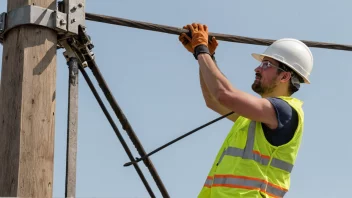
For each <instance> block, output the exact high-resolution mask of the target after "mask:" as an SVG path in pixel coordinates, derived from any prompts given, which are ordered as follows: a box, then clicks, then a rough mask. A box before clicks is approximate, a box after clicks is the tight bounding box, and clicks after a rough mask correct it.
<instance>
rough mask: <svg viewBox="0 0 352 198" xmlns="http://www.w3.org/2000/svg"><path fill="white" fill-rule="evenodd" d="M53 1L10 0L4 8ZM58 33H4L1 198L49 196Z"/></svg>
mask: <svg viewBox="0 0 352 198" xmlns="http://www.w3.org/2000/svg"><path fill="white" fill-rule="evenodd" d="M33 3H34V4H35V5H38V6H42V7H50V6H51V7H53V6H54V8H55V1H53V0H50V1H48V0H33V1H23V0H22V1H21V0H8V9H14V8H16V7H18V6H23V5H28V4H33ZM56 45H57V36H56V33H55V32H54V31H52V30H50V29H47V28H42V27H34V26H22V27H18V28H15V29H13V30H11V31H10V32H8V33H7V34H6V37H5V40H4V45H3V46H4V47H3V49H4V50H3V58H2V72H1V88H0V162H1V163H0V197H10V196H11V197H13V196H17V197H52V186H53V184H52V183H53V168H54V167H53V165H54V163H53V161H54V136H55V133H54V130H55V88H56Z"/></svg>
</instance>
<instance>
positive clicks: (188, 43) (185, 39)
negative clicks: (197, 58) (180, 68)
mask: <svg viewBox="0 0 352 198" xmlns="http://www.w3.org/2000/svg"><path fill="white" fill-rule="evenodd" d="M183 29H187V27H186V26H183ZM178 40H179V41H180V42H181V43H182V45H183V46H184V47H185V48H186V49H187V50H188V51H189V52H191V53H192V54H193V53H194V50H193V48H192V38H190V37H189V36H188V35H187V34H186V33H182V34H181V35H180V36H179V37H178Z"/></svg>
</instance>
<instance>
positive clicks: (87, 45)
mask: <svg viewBox="0 0 352 198" xmlns="http://www.w3.org/2000/svg"><path fill="white" fill-rule="evenodd" d="M61 43H62V46H63V47H64V48H65V49H66V51H65V52H64V53H63V54H64V56H65V58H66V61H69V60H70V58H71V57H77V58H78V60H79V62H80V64H81V66H82V67H83V68H86V67H87V66H88V61H92V60H94V59H95V55H94V53H93V51H92V49H93V48H94V45H93V43H92V41H91V38H90V36H89V35H88V34H87V33H86V30H85V27H83V26H81V25H79V26H78V35H77V36H72V37H70V38H67V39H66V40H63V41H62V42H61Z"/></svg>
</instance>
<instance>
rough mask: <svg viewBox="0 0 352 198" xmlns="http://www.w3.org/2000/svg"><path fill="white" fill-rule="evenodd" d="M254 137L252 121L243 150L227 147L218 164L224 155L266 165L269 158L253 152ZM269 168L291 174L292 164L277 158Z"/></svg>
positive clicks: (253, 123)
mask: <svg viewBox="0 0 352 198" xmlns="http://www.w3.org/2000/svg"><path fill="white" fill-rule="evenodd" d="M254 137H255V122H254V121H252V122H251V123H250V125H249V129H248V136H247V142H246V147H245V149H240V148H235V147H228V148H227V149H226V150H225V151H224V152H223V153H222V155H221V157H220V159H219V162H218V164H219V163H220V162H221V160H222V158H223V157H224V156H225V155H228V156H233V157H242V158H243V159H252V160H254V161H256V162H258V163H261V164H262V165H268V164H269V161H270V156H267V155H262V154H261V153H260V152H259V151H255V150H254V149H253V148H254ZM270 166H273V167H276V168H279V169H282V170H285V171H287V172H289V173H290V172H291V171H292V168H293V164H290V163H287V162H285V161H282V160H280V159H277V158H273V159H272V160H271V163H270Z"/></svg>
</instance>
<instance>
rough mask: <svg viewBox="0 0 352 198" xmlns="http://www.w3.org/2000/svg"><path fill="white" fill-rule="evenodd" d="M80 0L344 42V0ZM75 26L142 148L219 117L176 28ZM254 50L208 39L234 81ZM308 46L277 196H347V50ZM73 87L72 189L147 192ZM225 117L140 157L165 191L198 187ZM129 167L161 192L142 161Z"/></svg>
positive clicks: (347, 28) (59, 155)
mask: <svg viewBox="0 0 352 198" xmlns="http://www.w3.org/2000/svg"><path fill="white" fill-rule="evenodd" d="M86 3H87V5H86V11H87V12H90V13H97V14H106V15H111V16H116V17H122V18H127V19H132V20H139V21H144V22H151V23H157V24H163V25H170V26H175V27H182V26H184V25H186V24H189V23H192V22H200V23H204V24H207V25H208V27H209V31H210V32H216V33H225V34H233V35H240V36H249V37H257V38H267V39H279V38H284V37H293V38H297V39H302V40H312V41H322V42H334V43H341V44H351V43H352V28H351V27H352V26H351V18H352V14H351V9H350V8H351V7H352V2H351V1H347V0H336V1H317V0H316V1H305V0H297V1H279V0H271V1H229V0H227V1H209V0H202V1H201V0H195V1H186V0H178V1H162V0H149V1H132V0H128V1H127V0H124V1H116V0H115V1H113V0H100V1H93V0H87V2H86ZM0 11H1V12H4V11H6V0H0ZM87 28H88V29H87V31H88V33H89V34H90V36H91V37H92V39H93V42H94V44H95V48H94V52H95V54H96V62H97V63H98V65H99V68H100V70H101V72H102V74H103V76H104V77H105V79H106V82H107V83H108V85H109V86H110V89H111V91H112V93H113V94H114V96H115V98H116V100H117V101H118V103H119V105H120V106H121V108H122V109H123V111H124V113H125V115H126V117H127V118H128V119H129V121H130V123H131V124H132V127H133V129H134V130H135V132H136V133H137V135H138V137H139V139H140V141H141V142H142V144H143V146H144V148H145V150H146V151H147V152H149V151H152V150H154V149H155V148H157V147H159V146H161V145H163V144H164V143H166V142H168V141H170V140H172V139H174V138H176V137H178V136H180V135H182V134H184V133H186V132H188V131H189V130H192V129H194V128H196V127H198V126H200V125H202V124H204V123H206V122H208V121H210V120H212V119H215V118H217V117H218V116H219V115H218V114H216V113H215V112H213V111H212V110H210V109H208V108H207V107H206V106H205V103H204V100H203V98H202V94H201V89H200V85H199V75H198V65H197V62H196V60H195V59H194V58H193V56H192V55H191V54H190V53H189V52H188V51H186V50H185V49H184V48H183V46H182V44H181V43H180V42H179V41H178V37H177V36H176V35H171V34H165V33H159V32H152V31H146V30H140V29H135V28H128V27H122V26H114V25H109V24H103V23H97V22H91V21H87ZM265 48H266V46H257V45H248V44H238V43H230V42H223V41H219V46H218V49H217V52H216V57H217V60H218V65H219V67H220V68H221V71H222V72H223V73H224V74H225V75H226V76H227V77H228V79H229V80H230V81H231V82H232V83H233V85H234V86H235V87H237V88H239V89H241V90H244V91H246V92H249V93H252V94H254V93H253V91H252V90H251V84H252V82H253V80H254V68H255V67H256V66H257V65H258V62H256V61H255V60H254V59H253V58H252V57H251V55H250V54H251V53H252V52H263V51H264V50H265ZM311 50H312V53H313V55H314V68H313V72H312V75H311V83H312V84H311V85H303V86H302V88H301V90H300V91H299V92H298V93H296V94H295V95H294V96H295V97H297V98H299V99H301V100H303V101H304V110H305V130H304V136H303V142H302V146H301V149H300V152H299V156H298V159H297V163H296V165H295V168H294V170H293V174H292V180H291V189H290V191H289V193H288V194H287V198H296V197H300V198H310V197H319V198H334V197H339V198H340V197H348V196H349V194H350V178H351V176H352V170H351V168H350V167H351V163H352V160H351V154H350V152H351V146H350V144H351V139H352V135H351V128H350V126H349V123H350V121H351V114H350V112H351V110H352V105H351V102H350V101H351V78H350V74H351V73H352V67H351V61H350V60H351V57H352V53H351V52H348V51H338V50H330V49H317V48H311ZM62 52H63V50H58V61H57V90H56V91H57V92H56V93H57V94H56V96H57V98H56V99H57V101H56V102H57V106H56V127H55V129H56V131H55V162H54V169H55V172H54V185H53V186H54V192H53V196H54V197H64V189H65V156H66V130H67V129H66V126H67V123H66V122H67V91H68V69H67V65H66V62H65V59H64V58H63V55H62ZM0 53H1V54H2V46H1V47H0ZM0 66H1V65H0ZM87 72H88V73H89V74H90V76H91V77H92V79H93V81H94V82H95V79H94V76H93V75H91V72H90V70H89V69H87ZM95 85H97V83H95ZM79 86H80V87H79V131H78V158H77V197H116V198H122V197H124V198H127V197H128V198H137V197H138V198H140V197H148V193H147V191H146V189H145V187H144V185H143V184H142V182H141V180H140V179H139V177H138V175H137V173H136V171H135V169H134V168H133V166H130V167H123V164H124V163H125V162H128V161H129V159H128V157H127V155H126V153H125V151H124V150H123V148H122V146H121V144H120V142H119V140H118V139H117V137H116V135H115V133H114V131H113V130H112V128H111V126H110V124H109V123H108V121H107V119H106V118H105V116H104V114H103V112H102V110H101V109H100V107H99V105H98V103H97V102H96V100H95V98H94V97H93V94H92V93H91V91H90V89H89V87H88V86H87V83H86V82H85V80H84V79H83V77H82V76H80V81H79ZM97 88H98V89H100V88H99V87H98V85H97ZM100 93H101V92H100ZM102 96H103V95H102ZM103 98H104V97H103ZM104 101H106V100H105V98H104ZM105 104H107V106H108V107H109V105H108V103H107V102H106V103H105ZM109 109H110V107H109ZM110 112H111V113H113V112H112V111H110ZM112 115H113V114H112ZM114 118H116V117H115V116H114ZM115 121H116V123H117V124H118V126H119V129H120V131H121V133H122V134H123V136H124V138H125V140H126V141H127V142H128V145H129V146H130V149H131V150H132V151H133V153H134V156H136V157H139V156H138V154H137V152H136V149H135V148H134V146H133V144H132V143H131V141H130V139H129V138H128V136H127V135H126V133H125V131H124V130H122V128H121V125H120V124H119V122H118V120H117V119H115ZM231 126H232V123H231V121H229V120H221V121H219V122H217V123H215V124H213V125H211V126H209V127H207V128H205V129H202V130H201V131H199V132H197V133H195V134H193V135H191V136H189V137H187V138H186V139H183V140H181V141H180V142H177V143H175V144H173V145H172V146H170V147H168V148H166V149H164V150H162V151H161V152H159V153H157V154H155V155H153V156H152V157H151V160H152V162H153V163H154V166H155V167H156V169H157V171H158V174H159V175H160V177H161V179H162V181H163V182H164V184H165V186H166V188H167V190H168V192H169V194H170V196H171V197H196V196H197V195H198V193H199V191H200V189H201V187H202V185H203V183H204V181H205V178H206V176H207V173H208V171H209V169H210V167H211V164H212V162H213V160H214V158H215V155H216V153H217V152H218V149H219V148H220V146H221V144H222V143H223V140H224V138H225V137H226V135H227V133H228V131H229V129H230V127H231ZM139 165H140V167H141V168H142V170H143V172H144V174H145V175H146V177H147V179H148V181H149V183H150V185H151V186H152V187H153V190H154V193H155V194H156V195H157V197H161V195H160V193H159V191H158V189H157V187H156V185H155V183H154V181H153V179H152V177H151V176H150V174H149V172H148V169H147V168H146V167H145V166H144V165H143V164H142V163H140V164H139Z"/></svg>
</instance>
